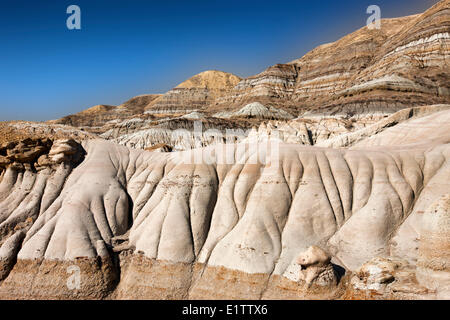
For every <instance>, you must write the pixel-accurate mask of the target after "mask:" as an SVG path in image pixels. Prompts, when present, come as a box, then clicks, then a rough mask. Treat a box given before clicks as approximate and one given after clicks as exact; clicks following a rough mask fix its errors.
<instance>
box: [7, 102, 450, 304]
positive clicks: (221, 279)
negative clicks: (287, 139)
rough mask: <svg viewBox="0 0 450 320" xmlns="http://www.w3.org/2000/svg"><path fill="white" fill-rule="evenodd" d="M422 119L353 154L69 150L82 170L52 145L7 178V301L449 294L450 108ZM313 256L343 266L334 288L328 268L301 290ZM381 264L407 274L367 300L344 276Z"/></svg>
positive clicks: (95, 145) (109, 147) (92, 146)
mask: <svg viewBox="0 0 450 320" xmlns="http://www.w3.org/2000/svg"><path fill="white" fill-rule="evenodd" d="M420 119H422V120H423V121H418V120H417V119H412V120H409V121H407V122H404V123H401V124H398V125H397V126H394V127H392V128H388V129H386V130H385V131H383V132H382V133H380V138H379V139H370V138H368V139H366V140H363V141H362V142H364V141H369V140H372V141H371V142H370V144H369V143H368V144H367V145H364V144H363V143H362V144H361V147H358V148H354V149H331V148H320V147H311V146H303V145H299V144H286V143H283V142H281V143H279V144H275V143H274V142H273V141H270V140H268V141H267V142H259V143H256V144H255V143H253V144H252V143H236V144H216V145H212V146H208V147H205V148H199V149H193V150H188V151H182V152H171V153H164V152H152V151H145V150H138V149H130V148H128V147H125V146H120V145H117V144H115V143H112V142H107V141H104V140H99V139H93V140H84V141H83V142H82V144H81V145H80V146H79V147H76V146H75V147H74V149H73V150H78V151H77V152H79V153H80V152H81V153H83V154H84V153H86V154H85V156H84V160H83V161H82V162H81V163H80V164H78V165H77V164H73V162H72V160H71V159H73V158H67V157H65V156H62V155H61V156H59V154H64V153H66V154H67V150H68V147H67V142H64V141H61V142H60V141H54V142H53V147H52V148H51V150H50V151H46V152H48V159H49V161H50V162H51V166H50V167H48V168H47V169H43V170H40V171H36V170H33V169H32V167H31V166H30V167H27V166H24V167H23V168H22V167H20V168H18V167H16V166H13V165H9V166H7V167H5V169H3V170H2V172H1V182H0V201H1V202H0V208H1V215H0V236H1V238H0V245H1V246H0V265H1V268H0V271H1V273H0V279H1V282H0V297H1V298H18V297H19V298H118V299H127V298H157V299H160V298H166V299H182V298H241V299H244V298H256V299H259V298H263V299H264V298H289V299H301V298H311V297H313V298H354V297H365V298H371V296H370V294H371V292H372V291H373V290H374V289H373V288H375V289H378V290H380V292H379V293H378V294H379V295H380V296H383V297H391V298H392V297H394V298H399V297H400V298H405V297H406V298H417V297H420V298H449V296H448V293H449V291H448V289H449V288H448V279H449V278H450V269H449V264H450V260H449V256H448V252H449V251H448V248H449V239H450V236H449V228H448V227H447V226H448V224H449V221H450V211H449V210H450V208H449V206H448V204H449V202H448V196H449V194H450V185H449V177H450V167H449V166H450V161H449V159H450V145H449V143H450V135H449V134H450V127H449V125H450V111H448V110H444V111H439V112H435V113H432V114H428V115H425V116H423V117H420V118H419V120H420ZM411 130H414V137H415V139H414V141H409V140H408V139H405V140H404V141H403V142H404V143H402V141H400V142H399V141H398V137H399V134H398V132H404V133H405V134H406V133H407V132H410V131H411ZM432 131H435V132H438V133H439V134H438V136H431V135H429V132H432ZM391 133H393V134H391ZM375 137H376V136H375ZM72 144H73V143H72ZM81 146H82V149H81ZM69 153H72V152H69ZM72 154H73V153H72ZM261 155H262V156H261ZM44 156H45V155H44ZM262 159H263V160H262ZM257 160H258V161H257ZM30 161H31V160H30ZM274 199H276V201H274ZM311 246H316V247H319V248H322V249H325V250H326V251H328V252H329V254H330V256H329V257H330V259H331V263H332V265H333V266H334V268H339V269H345V270H346V273H345V275H344V276H343V277H341V279H340V281H337V280H333V279H334V278H333V277H334V276H335V275H336V273H335V271H334V272H331V273H330V271H331V269H330V268H329V267H327V264H326V263H328V261H329V260H328V258H326V259H321V258H317V259H318V260H317V262H311V263H304V265H305V267H306V266H308V268H311V266H315V267H314V268H315V269H314V268H313V270H315V271H308V268H307V269H306V270H307V271H306V278H305V277H303V280H302V277H301V276H300V273H299V272H298V271H299V269H300V270H301V269H302V266H301V263H300V267H299V265H298V264H297V262H298V259H299V257H302V254H303V257H305V253H303V252H304V251H305V250H307V249H308V248H310V247H311ZM322 249H317V250H318V251H315V252H313V253H314V254H313V255H315V256H318V257H320V254H321V253H320V252H321V251H320V250H322ZM316 252H319V254H317V253H316ZM311 254H312V253H311ZM311 254H309V255H311ZM307 255H308V254H307ZM377 257H382V258H384V259H387V258H389V257H392V258H389V259H394V258H396V259H402V261H403V263H402V264H399V263H397V264H396V265H400V267H398V266H397V267H395V268H394V267H392V268H391V269H395V270H397V269H400V271H402V270H403V271H402V272H403V273H402V272H397V273H398V274H397V273H395V272H393V271H392V272H391V271H390V272H391V273H393V274H392V275H391V276H389V277H388V278H389V281H390V282H389V283H387V284H386V283H383V282H382V281H381V280H377V279H378V278H376V276H375V278H374V277H373V276H369V278H370V277H371V278H370V279H369V280H367V281H369V283H370V281H375V282H376V281H381V283H383V285H380V286H376V285H375V286H374V285H372V286H371V285H370V284H369V289H367V288H366V287H367V285H365V283H366V282H367V281H366V282H364V281H365V280H358V281H359V282H358V281H356V280H352V275H357V274H360V275H361V279H363V276H364V274H366V273H364V272H363V271H359V268H361V266H363V265H364V264H365V263H368V262H369V261H370V260H371V259H374V258H377ZM315 261H316V260H315ZM314 263H319V264H314ZM321 263H322V264H321ZM73 265H75V266H78V267H79V268H80V270H81V282H80V283H81V287H80V288H79V289H75V290H71V289H69V288H68V286H67V285H66V284H67V279H68V277H69V276H70V273H68V272H67V268H69V267H70V266H73ZM319 267H320V268H319ZM317 268H319V269H317ZM386 268H387V270H388V271H389V270H391V269H389V268H388V267H386ZM396 268H397V269H396ZM402 268H403V269H402ZM369 269H370V270H372V271H373V270H374V267H372V268H369ZM375 269H376V268H375ZM325 270H328V271H327V273H325V274H327V275H328V276H326V277H324V278H323V279H325V280H326V281H325V280H323V281H318V282H317V281H313V279H315V276H317V274H320V273H322V271H325ZM372 271H370V272H372ZM397 271H398V270H397ZM309 272H312V274H315V276H311V275H309V276H308V274H309ZM358 272H360V273H358ZM386 272H387V271H386ZM408 272H409V273H408ZM405 273H407V274H408V277H406V278H405V276H404V274H405ZM402 275H403V277H402ZM319 278H320V277H319ZM233 279H234V281H233ZM305 279H307V282H308V283H306V282H305ZM321 279H322V278H321ZM327 279H328V280H327ZM358 279H359V278H358ZM373 279H375V280H373ZM405 279H407V280H405ZM411 279H412V280H411ZM442 279H444V280H445V281H443V280H442ZM361 281H363V284H361ZM365 286H366V287H365ZM392 286H394V287H393V288H394V289H395V288H398V287H401V288H402V291H398V290H396V289H395V290H394V289H392ZM280 288H282V290H281V289H280ZM371 290H372V291H371ZM367 295H369V296H367Z"/></svg>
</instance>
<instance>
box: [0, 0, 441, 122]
mask: <svg viewBox="0 0 450 320" xmlns="http://www.w3.org/2000/svg"><path fill="white" fill-rule="evenodd" d="M437 2H438V1H437V0H380V1H375V0H368V1H365V0H341V1H336V0H322V1H321V0H314V1H313V0H309V1H303V0H296V1H291V0H276V1H264V0H259V1H256V0H255V1H246V0H240V1H235V0H223V1H216V0H209V1H187V0H184V1H176V0H172V1H149V0H147V1H144V0H127V1H124V0H109V1H106V0H70V1H66V0H53V1H51V0H39V1H32V0H28V1H25V0H1V1H0V44H1V45H0V94H1V97H0V120H13V119H15V120H17V119H21V120H34V121H38V120H49V119H56V118H59V117H62V116H64V115H67V114H71V113H76V112H78V111H81V110H83V109H86V108H88V107H91V106H93V105H96V104H111V105H118V104H120V103H122V102H124V101H126V100H128V99H129V98H131V97H133V96H136V95H138V94H144V93H164V92H166V91H167V90H169V89H170V88H172V87H174V86H176V85H177V84H178V83H180V82H182V81H184V80H185V79H187V78H189V77H191V76H192V75H194V74H197V73H199V72H201V71H205V70H210V69H215V70H222V71H226V72H231V73H234V74H236V75H238V76H241V77H246V76H249V75H253V74H256V73H259V72H261V71H263V70H264V69H265V68H267V67H268V66H270V65H273V64H276V63H283V62H288V61H291V60H293V59H296V58H299V57H301V56H303V55H304V54H305V53H307V52H308V51H310V50H311V49H313V48H314V47H316V46H318V45H320V44H323V43H326V42H331V41H335V40H337V39H339V38H340V37H342V36H344V35H346V34H348V33H350V32H352V31H354V30H356V29H358V28H360V27H362V26H364V25H365V23H366V20H367V18H368V15H367V14H366V8H367V7H368V6H369V5H371V4H376V5H378V6H380V8H381V13H382V17H383V18H389V17H397V16H405V15H410V14H415V13H419V12H423V11H424V10H426V9H427V8H429V7H431V6H432V5H433V4H435V3H437ZM71 4H76V5H78V6H79V7H80V8H81V27H82V28H81V30H68V29H67V27H66V19H67V17H68V16H69V15H68V14H67V13H66V9H67V7H68V6H69V5H71Z"/></svg>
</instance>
